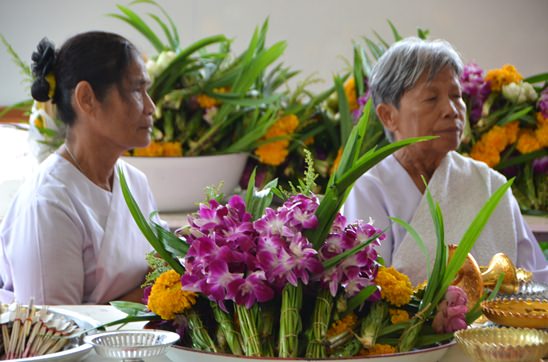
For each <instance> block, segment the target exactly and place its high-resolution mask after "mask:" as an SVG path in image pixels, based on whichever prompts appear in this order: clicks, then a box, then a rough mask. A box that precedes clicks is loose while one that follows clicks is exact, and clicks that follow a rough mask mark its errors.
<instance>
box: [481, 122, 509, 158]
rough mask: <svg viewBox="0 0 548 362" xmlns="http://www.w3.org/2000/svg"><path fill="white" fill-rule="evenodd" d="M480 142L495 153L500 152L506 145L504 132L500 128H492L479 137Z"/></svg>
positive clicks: (506, 138) (506, 139)
mask: <svg viewBox="0 0 548 362" xmlns="http://www.w3.org/2000/svg"><path fill="white" fill-rule="evenodd" d="M481 142H483V143H485V144H486V145H487V146H488V147H492V148H494V149H495V150H496V151H497V152H502V151H503V150H504V149H505V148H506V146H507V145H508V137H507V136H506V130H505V129H504V128H503V127H501V126H493V127H492V128H491V129H490V130H489V132H487V133H485V134H484V135H483V136H482V137H481Z"/></svg>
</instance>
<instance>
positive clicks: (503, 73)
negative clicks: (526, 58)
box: [485, 64, 523, 92]
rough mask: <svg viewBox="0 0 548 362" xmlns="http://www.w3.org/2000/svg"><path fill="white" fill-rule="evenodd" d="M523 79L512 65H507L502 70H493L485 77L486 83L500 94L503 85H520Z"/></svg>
mask: <svg viewBox="0 0 548 362" xmlns="http://www.w3.org/2000/svg"><path fill="white" fill-rule="evenodd" d="M522 79H523V77H522V76H521V74H519V72H518V71H517V69H516V67H514V66H513V65H511V64H505V65H504V66H503V67H502V68H500V69H491V70H490V71H488V72H487V75H486V76H485V81H486V82H489V83H490V85H491V90H493V91H496V92H499V91H500V90H501V89H502V86H503V85H506V84H510V83H519V82H521V81H522Z"/></svg>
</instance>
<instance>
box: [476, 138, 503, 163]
mask: <svg viewBox="0 0 548 362" xmlns="http://www.w3.org/2000/svg"><path fill="white" fill-rule="evenodd" d="M470 157H472V158H473V159H474V160H476V161H481V162H485V163H486V164H487V166H489V167H495V166H496V165H498V164H499V162H500V153H499V152H497V151H496V150H494V149H493V148H491V147H489V146H488V145H486V144H485V143H484V142H481V140H480V141H478V142H477V143H476V144H475V145H474V146H472V150H471V151H470Z"/></svg>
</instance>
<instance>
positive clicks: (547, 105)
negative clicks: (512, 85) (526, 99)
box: [537, 88, 548, 118]
mask: <svg viewBox="0 0 548 362" xmlns="http://www.w3.org/2000/svg"><path fill="white" fill-rule="evenodd" d="M537 105H538V110H539V111H540V113H542V116H543V117H544V118H548V88H544V90H543V91H542V93H541V94H540V97H539V100H538V103H537Z"/></svg>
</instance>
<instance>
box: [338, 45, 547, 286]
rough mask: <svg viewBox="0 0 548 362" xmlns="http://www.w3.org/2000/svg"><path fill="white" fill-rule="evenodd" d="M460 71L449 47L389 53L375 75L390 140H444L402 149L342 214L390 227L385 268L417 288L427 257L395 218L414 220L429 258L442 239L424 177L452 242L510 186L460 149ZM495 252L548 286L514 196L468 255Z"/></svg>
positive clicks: (481, 257) (361, 183)
mask: <svg viewBox="0 0 548 362" xmlns="http://www.w3.org/2000/svg"><path fill="white" fill-rule="evenodd" d="M462 68H463V65H462V61H461V59H460V57H459V55H458V54H457V52H456V51H455V50H454V49H453V47H452V46H451V45H450V44H449V43H447V42H446V41H441V40H436V41H424V40H420V39H417V38H408V39H404V40H402V41H400V42H398V43H396V44H394V45H393V46H392V47H390V49H388V50H387V52H386V53H385V54H384V55H383V56H382V57H381V58H380V59H379V61H378V62H377V64H376V65H375V67H374V68H373V70H372V73H371V77H370V83H369V84H370V89H371V94H372V97H373V103H374V106H375V109H376V112H377V115H378V117H379V119H380V120H381V122H382V123H383V125H384V128H385V131H386V134H387V136H388V137H389V138H391V139H392V140H401V139H405V138H409V137H416V136H426V135H434V136H438V138H437V139H435V140H432V141H428V142H421V143H417V144H413V145H411V146H408V147H405V148H403V149H401V150H399V151H397V152H396V153H395V154H394V155H392V156H389V157H387V158H386V159H385V160H383V161H382V162H381V163H379V164H378V165H376V166H375V167H373V168H372V169H371V170H369V171H368V172H367V173H365V174H364V175H363V176H362V177H361V178H360V179H358V181H356V183H355V185H354V187H353V189H352V191H351V193H350V195H349V197H348V199H347V201H346V203H345V205H344V207H343V214H344V215H345V216H346V217H348V218H349V219H356V218H361V219H364V218H368V217H371V218H372V219H373V220H374V222H375V226H377V227H380V228H382V229H385V228H386V236H387V237H386V239H385V240H384V242H383V243H382V245H381V246H380V247H379V250H378V251H379V252H380V254H381V256H382V257H383V258H384V259H385V261H386V264H387V265H394V266H395V267H396V268H398V269H399V270H401V271H403V272H405V273H406V274H407V275H409V276H410V278H411V280H412V281H413V282H414V283H415V284H417V283H420V282H422V281H423V280H425V279H426V277H427V273H428V271H427V270H426V267H425V266H426V265H427V263H426V259H425V255H424V254H423V252H421V251H419V247H418V245H417V244H416V242H415V241H414V240H413V238H412V237H411V236H410V235H408V234H407V233H406V231H405V229H403V228H402V227H401V226H399V225H397V224H396V223H391V222H390V219H389V217H391V216H394V217H398V218H400V219H403V220H405V221H407V222H409V223H411V225H412V226H413V227H414V228H415V229H416V230H417V231H418V233H419V235H421V236H422V237H423V239H424V241H425V243H426V246H427V249H428V253H429V255H430V260H433V258H434V255H435V245H436V243H435V240H436V238H435V232H434V226H433V222H432V219H431V217H430V213H429V209H428V204H427V202H426V200H425V197H424V191H425V188H426V187H425V185H424V182H423V180H422V177H424V178H425V179H426V181H427V182H428V188H429V190H430V192H431V193H432V195H433V197H434V198H435V199H436V201H438V202H439V203H440V206H441V209H442V212H443V215H444V223H445V240H446V242H447V243H458V242H459V240H460V239H461V238H462V235H463V234H464V232H465V231H466V229H467V227H468V226H469V225H470V223H471V222H472V220H473V218H474V217H475V215H476V214H477V212H478V211H479V209H480V208H481V207H482V206H483V204H484V203H485V202H486V201H487V199H488V198H489V197H490V196H491V194H492V193H493V192H494V191H495V190H497V189H498V188H499V187H500V186H501V185H502V184H503V183H504V182H505V181H506V180H505V178H504V176H502V175H501V174H499V173H497V172H496V171H494V170H492V169H490V168H489V167H488V166H487V165H485V164H484V163H480V162H477V161H475V160H473V159H471V158H467V157H464V156H461V155H460V154H458V153H457V152H455V150H456V149H457V147H458V146H459V143H460V138H461V136H462V131H463V128H464V123H465V116H466V105H465V104H464V101H463V99H462V91H461V85H460V82H459V76H460V74H461V72H462ZM498 252H503V253H505V254H506V255H507V256H509V257H510V259H511V260H512V261H513V262H514V263H515V264H516V265H517V266H519V267H523V268H525V269H527V270H530V271H532V272H533V275H534V278H535V280H537V281H543V282H547V281H548V266H547V263H546V259H545V257H544V255H543V253H542V251H541V250H540V247H539V245H538V243H537V241H536V240H535V238H534V236H533V234H532V233H531V231H530V230H529V228H528V227H527V225H526V223H525V222H524V220H523V218H522V216H521V214H520V210H519V207H518V204H517V202H516V200H515V199H514V197H513V196H512V194H511V192H510V191H508V193H507V194H506V195H505V197H504V198H503V199H502V201H501V202H500V204H499V206H498V207H497V209H496V210H495V212H494V213H493V214H492V216H491V219H490V220H489V222H488V224H487V225H486V227H485V229H484V230H483V232H482V233H481V235H480V237H479V239H478V240H477V242H476V244H475V246H474V248H473V249H472V255H473V256H474V257H475V258H476V260H477V261H478V263H479V264H480V265H487V263H488V262H489V260H490V259H491V257H492V256H493V255H494V254H496V253H498ZM431 264H432V263H430V265H431Z"/></svg>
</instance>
